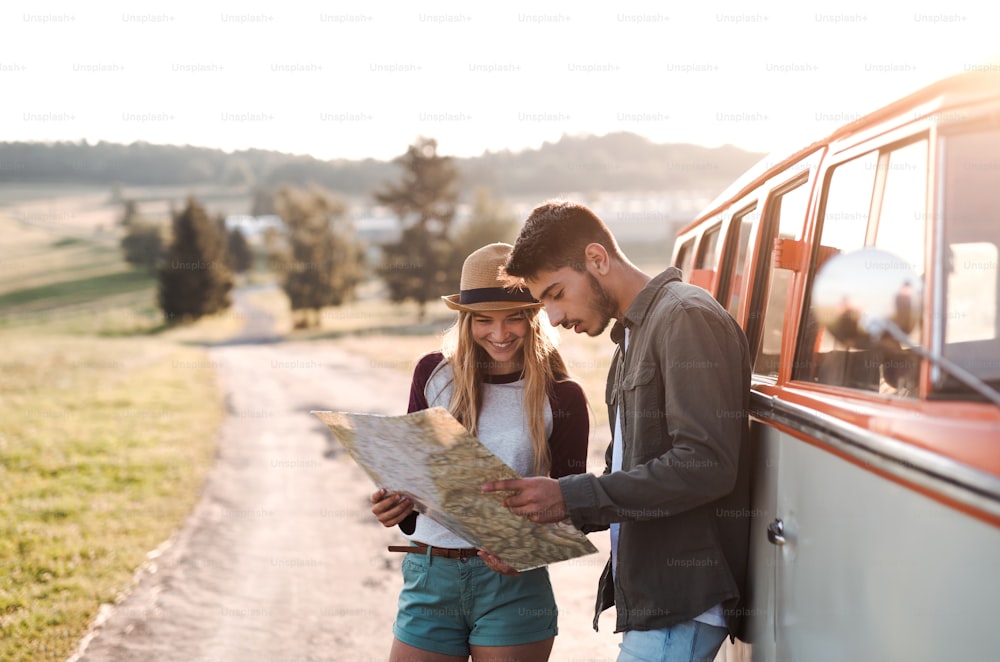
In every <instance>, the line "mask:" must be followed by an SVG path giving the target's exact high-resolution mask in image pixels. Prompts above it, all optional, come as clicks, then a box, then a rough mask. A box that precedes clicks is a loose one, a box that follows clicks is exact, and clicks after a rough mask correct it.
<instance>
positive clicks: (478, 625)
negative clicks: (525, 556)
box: [392, 553, 559, 655]
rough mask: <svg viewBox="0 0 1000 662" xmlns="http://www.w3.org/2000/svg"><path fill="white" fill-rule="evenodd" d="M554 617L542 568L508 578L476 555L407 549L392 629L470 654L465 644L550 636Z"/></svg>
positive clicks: (428, 646)
mask: <svg viewBox="0 0 1000 662" xmlns="http://www.w3.org/2000/svg"><path fill="white" fill-rule="evenodd" d="M558 616H559V613H558V611H557V610H556V601H555V597H554V596H553V595H552V584H551V583H550V582H549V571H548V569H547V568H536V569H534V570H528V571H525V572H522V573H521V574H520V575H519V576H517V577H508V576H506V575H501V574H500V573H498V572H494V571H493V570H490V568H489V567H488V566H487V565H486V564H485V563H483V560H482V559H480V558H479V557H475V558H471V559H468V560H466V561H462V560H460V559H449V558H446V557H443V556H430V555H429V554H420V553H408V554H406V556H405V557H404V558H403V590H402V591H401V592H400V594H399V612H398V613H397V614H396V622H395V623H394V624H393V626H392V632H393V634H394V635H395V636H396V638H397V639H399V640H400V641H402V642H403V643H404V644H409V645H410V646H414V647H416V648H420V649H422V650H427V651H431V652H434V653H440V654H443V655H469V653H470V650H469V645H470V644H472V645H474V646H519V645H522V644H531V643H534V642H537V641H543V640H545V639H548V638H550V637H554V636H555V635H556V634H557V632H558V628H557V621H558Z"/></svg>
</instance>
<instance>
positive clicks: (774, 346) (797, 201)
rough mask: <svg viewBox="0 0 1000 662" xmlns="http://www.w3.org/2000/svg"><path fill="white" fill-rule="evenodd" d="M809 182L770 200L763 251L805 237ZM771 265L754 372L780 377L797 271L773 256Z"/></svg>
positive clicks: (800, 181) (786, 190)
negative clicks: (779, 241)
mask: <svg viewBox="0 0 1000 662" xmlns="http://www.w3.org/2000/svg"><path fill="white" fill-rule="evenodd" d="M807 181H808V180H807V179H806V178H804V177H803V178H802V179H800V180H798V181H797V183H796V184H795V185H794V188H791V189H788V188H786V189H784V190H780V191H779V192H778V193H776V194H775V195H773V196H772V197H771V199H769V200H768V201H767V203H766V205H765V208H766V211H765V214H767V219H766V221H765V223H764V226H765V231H764V232H763V233H762V234H761V242H762V243H761V246H760V249H759V250H760V251H770V250H772V246H774V244H775V239H791V240H796V241H801V240H802V231H803V228H804V225H805V218H806V210H807V209H808V206H809V187H808V186H807V185H806V182H807ZM767 268H769V269H770V280H769V281H768V286H767V299H766V304H765V306H764V319H763V324H762V326H761V330H760V336H759V348H760V351H759V352H758V353H757V357H756V359H755V360H754V364H753V372H754V374H756V375H763V376H766V377H777V376H778V366H779V359H780V358H781V340H782V338H783V337H784V328H785V306H786V304H787V302H788V294H789V292H790V290H791V286H792V274H793V272H792V271H790V270H789V269H788V268H787V267H782V265H780V264H775V260H774V256H773V255H772V256H771V258H770V259H768V261H767ZM758 278H761V276H758ZM754 314H759V313H758V312H757V311H754V310H751V311H750V316H751V318H752V317H753V315H754Z"/></svg>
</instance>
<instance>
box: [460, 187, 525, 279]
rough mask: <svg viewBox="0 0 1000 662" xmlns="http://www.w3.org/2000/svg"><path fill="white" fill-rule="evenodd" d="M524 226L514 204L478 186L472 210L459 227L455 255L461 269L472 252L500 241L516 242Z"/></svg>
mask: <svg viewBox="0 0 1000 662" xmlns="http://www.w3.org/2000/svg"><path fill="white" fill-rule="evenodd" d="M520 229H521V222H520V221H519V220H518V218H517V215H515V214H514V212H513V210H511V208H510V207H508V206H507V205H506V204H504V203H503V202H502V201H500V200H497V199H496V198H494V197H493V194H492V192H491V191H490V190H489V189H488V188H484V187H479V188H477V189H476V193H475V199H474V200H473V202H472V213H471V214H470V215H469V218H468V219H467V220H466V221H465V223H463V224H461V225H460V226H459V227H457V228H456V231H455V236H454V249H455V250H454V254H453V259H454V261H455V262H456V264H457V268H458V271H459V273H461V269H462V263H463V262H464V261H465V258H466V256H468V255H469V253H471V252H472V251H474V250H476V249H478V248H482V247H483V246H485V245H486V244H492V243H495V242H498V241H502V242H504V243H507V244H512V243H514V240H515V239H516V238H517V233H518V231H519V230H520Z"/></svg>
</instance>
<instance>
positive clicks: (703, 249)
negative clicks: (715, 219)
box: [687, 223, 722, 292]
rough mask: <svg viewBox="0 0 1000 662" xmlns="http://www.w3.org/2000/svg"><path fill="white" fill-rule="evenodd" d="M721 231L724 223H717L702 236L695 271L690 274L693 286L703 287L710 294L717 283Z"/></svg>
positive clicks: (689, 277) (689, 279) (690, 281)
mask: <svg viewBox="0 0 1000 662" xmlns="http://www.w3.org/2000/svg"><path fill="white" fill-rule="evenodd" d="M721 230H722V223H716V224H715V225H713V226H712V227H710V228H709V229H707V230H705V232H704V233H703V234H702V235H701V240H700V241H699V242H698V256H697V257H696V258H695V260H694V269H692V270H691V272H690V273H689V274H688V279H687V280H688V282H689V283H691V284H692V285H697V286H698V287H703V288H705V289H706V290H708V291H709V292H711V291H712V287H713V285H714V283H715V250H716V247H717V246H718V245H719V235H720V233H721Z"/></svg>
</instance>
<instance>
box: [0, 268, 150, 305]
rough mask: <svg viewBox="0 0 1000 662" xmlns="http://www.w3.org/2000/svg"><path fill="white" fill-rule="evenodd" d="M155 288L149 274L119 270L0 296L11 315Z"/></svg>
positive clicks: (0, 302)
mask: <svg viewBox="0 0 1000 662" xmlns="http://www.w3.org/2000/svg"><path fill="white" fill-rule="evenodd" d="M155 286H156V279H155V278H154V277H153V276H152V275H150V274H148V273H146V272H143V271H132V270H129V271H116V272H112V273H107V274H101V275H99V276H90V277H88V278H79V279H73V280H63V281H57V282H52V283H48V284H46V285H39V286H37V287H29V288H25V289H22V290H14V291H13V292H7V293H6V294H0V309H6V310H7V311H8V314H11V313H13V314H17V313H19V312H33V311H38V310H47V309H52V308H59V307H62V306H66V305H73V304H79V303H85V302H88V301H94V300H95V299H100V298H104V297H111V296H116V295H119V294H131V293H134V292H140V291H150V290H152V289H153V288H155Z"/></svg>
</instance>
